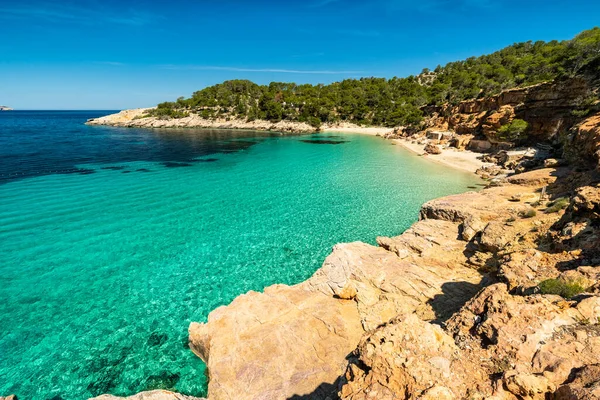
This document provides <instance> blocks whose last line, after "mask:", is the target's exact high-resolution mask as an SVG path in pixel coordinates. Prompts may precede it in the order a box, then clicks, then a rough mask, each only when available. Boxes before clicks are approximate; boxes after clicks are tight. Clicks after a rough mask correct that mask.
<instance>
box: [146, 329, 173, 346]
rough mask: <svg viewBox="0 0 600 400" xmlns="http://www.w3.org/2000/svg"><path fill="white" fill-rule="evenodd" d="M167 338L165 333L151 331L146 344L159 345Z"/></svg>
mask: <svg viewBox="0 0 600 400" xmlns="http://www.w3.org/2000/svg"><path fill="white" fill-rule="evenodd" d="M168 339H169V336H167V334H165V333H158V332H152V334H151V335H150V337H149V338H148V341H147V342H146V343H148V346H160V345H162V344H164V343H165V342H166V341H167V340H168Z"/></svg>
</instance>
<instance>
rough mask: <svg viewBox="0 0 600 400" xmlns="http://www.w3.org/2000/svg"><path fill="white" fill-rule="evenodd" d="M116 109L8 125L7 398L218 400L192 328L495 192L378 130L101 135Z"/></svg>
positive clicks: (0, 204)
mask: <svg viewBox="0 0 600 400" xmlns="http://www.w3.org/2000/svg"><path fill="white" fill-rule="evenodd" d="M107 113H108V112H102V111H97V112H96V111H89V112H88V111H86V112H82V111H77V112H27V111H23V112H21V111H16V112H1V113H0V287H1V290H0V315H1V316H2V321H1V323H0V395H6V394H9V393H15V394H17V395H18V396H19V397H20V398H21V399H51V398H56V396H60V397H61V398H63V399H84V398H88V397H90V396H95V395H99V394H101V393H112V394H117V395H129V394H133V393H135V392H138V391H141V390H149V389H155V388H168V389H175V390H177V391H180V392H182V393H186V394H190V395H203V394H205V389H206V380H205V376H204V364H203V363H202V362H201V361H200V360H199V359H198V358H197V357H195V356H194V355H193V354H192V353H191V351H190V350H189V349H188V348H187V327H188V324H189V323H190V321H200V322H201V321H205V320H206V317H207V315H208V313H209V312H210V311H211V310H213V309H214V308H216V307H218V306H220V305H223V304H227V303H229V302H230V301H231V300H232V299H233V298H235V297H236V296H237V295H239V294H241V293H244V292H246V291H248V290H262V289H263V288H264V287H265V286H267V285H270V284H273V283H286V284H295V283H298V282H300V281H302V280H304V279H306V278H308V277H309V276H310V275H312V273H314V271H316V270H317V269H318V268H319V266H320V265H321V263H322V262H323V259H324V258H325V257H326V256H327V254H328V253H329V251H330V249H331V247H332V246H333V245H334V244H335V243H338V242H344V241H355V240H363V241H366V242H370V243H374V241H375V237H376V236H377V235H388V236H391V235H397V234H400V233H401V232H402V231H403V230H405V229H406V228H407V227H408V226H410V224H411V223H413V222H414V221H415V220H416V219H417V215H418V210H419V208H420V205H421V204H422V203H423V202H425V201H427V200H430V199H432V198H435V197H439V196H442V195H447V194H450V193H457V192H461V191H465V190H468V189H467V187H468V186H471V185H474V184H476V183H478V181H477V180H476V178H475V177H473V176H471V175H469V174H464V173H460V172H456V171H454V170H448V169H447V168H444V167H442V166H440V165H436V164H434V163H431V162H428V161H426V160H423V159H421V158H419V157H416V156H414V155H413V154H411V153H408V152H407V151H405V150H403V149H401V148H399V147H398V146H393V145H391V143H390V142H388V141H385V140H382V139H379V138H375V137H370V136H364V135H343V134H339V135H338V134H320V135H312V136H280V135H278V134H269V133H258V132H240V131H214V130H212V131H211V130H193V129H188V130H144V129H127V128H109V127H89V126H85V125H84V122H85V121H86V120H87V119H88V118H93V117H98V116H100V115H105V114H107Z"/></svg>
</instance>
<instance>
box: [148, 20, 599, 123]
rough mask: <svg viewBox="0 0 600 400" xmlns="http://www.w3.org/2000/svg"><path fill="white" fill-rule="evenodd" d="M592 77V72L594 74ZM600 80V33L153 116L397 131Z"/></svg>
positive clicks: (198, 98) (160, 110)
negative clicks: (443, 108) (582, 80)
mask: <svg viewBox="0 0 600 400" xmlns="http://www.w3.org/2000/svg"><path fill="white" fill-rule="evenodd" d="M590 70H591V71H590ZM583 71H586V72H592V73H594V74H598V73H599V72H600V28H594V29H591V30H588V31H584V32H582V33H580V34H579V35H577V36H576V37H575V38H573V39H572V40H566V41H560V42H559V41H556V40H553V41H550V42H543V41H538V42H531V41H529V42H525V43H517V44H513V45H511V46H508V47H506V48H504V49H502V50H500V51H497V52H495V53H492V54H489V55H483V56H480V57H470V58H468V59H466V60H464V61H457V62H451V63H448V64H447V65H445V66H439V65H438V66H437V67H436V68H435V69H434V70H433V71H430V70H429V69H427V68H426V69H424V70H423V72H422V73H421V74H420V75H418V76H409V77H406V78H397V77H394V78H391V79H386V78H375V77H371V78H361V79H346V80H343V81H341V82H335V83H332V84H329V85H323V84H318V85H311V84H301V85H299V84H296V83H284V82H272V83H270V84H269V85H257V84H256V83H253V82H251V81H248V80H231V81H226V82H223V83H221V84H217V85H214V86H210V87H207V88H205V89H202V90H200V91H197V92H195V93H194V94H193V95H192V96H191V97H190V98H188V99H185V98H183V97H180V98H179V99H177V101H175V102H165V103H161V104H159V105H158V107H157V108H156V109H154V110H151V111H149V115H150V116H156V117H163V118H181V117H185V116H186V115H187V113H188V112H189V111H193V112H197V113H199V114H200V116H202V117H204V118H207V119H211V118H218V117H221V118H245V119H247V120H250V121H252V120H256V119H265V120H269V121H273V122H277V121H280V120H288V121H298V122H307V123H309V124H311V125H312V126H315V127H317V126H319V125H320V124H322V123H335V122H339V121H348V122H353V123H357V124H369V125H383V126H397V125H412V124H416V123H418V122H420V121H421V118H422V116H423V113H422V110H421V107H422V106H424V105H427V104H442V103H447V102H448V103H458V102H460V101H462V100H466V99H471V98H478V97H485V96H488V95H493V94H497V93H499V92H501V91H502V90H505V89H510V88H514V87H519V86H527V85H531V84H535V83H539V82H543V81H549V80H553V79H560V78H567V77H572V76H575V75H578V74H580V73H582V72H583Z"/></svg>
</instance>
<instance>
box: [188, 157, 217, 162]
mask: <svg viewBox="0 0 600 400" xmlns="http://www.w3.org/2000/svg"><path fill="white" fill-rule="evenodd" d="M215 161H219V159H218V158H202V159H200V160H194V162H215Z"/></svg>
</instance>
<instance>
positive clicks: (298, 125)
mask: <svg viewBox="0 0 600 400" xmlns="http://www.w3.org/2000/svg"><path fill="white" fill-rule="evenodd" d="M148 110H150V109H149V108H137V109H132V110H123V111H121V112H119V113H117V114H111V115H107V116H105V117H100V118H94V119H90V120H88V121H87V122H86V124H87V125H107V126H120V127H128V128H206V129H248V130H259V131H275V132H287V133H305V132H315V131H317V129H316V128H314V127H312V126H310V125H308V124H306V123H303V122H291V121H279V122H269V121H263V120H254V121H246V120H245V119H235V118H222V119H220V118H217V119H205V118H202V117H200V116H199V115H197V114H194V113H189V115H188V116H187V117H183V118H158V117H148V116H146V114H147V112H148Z"/></svg>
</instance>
